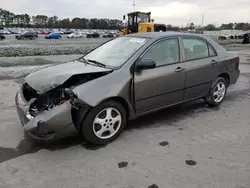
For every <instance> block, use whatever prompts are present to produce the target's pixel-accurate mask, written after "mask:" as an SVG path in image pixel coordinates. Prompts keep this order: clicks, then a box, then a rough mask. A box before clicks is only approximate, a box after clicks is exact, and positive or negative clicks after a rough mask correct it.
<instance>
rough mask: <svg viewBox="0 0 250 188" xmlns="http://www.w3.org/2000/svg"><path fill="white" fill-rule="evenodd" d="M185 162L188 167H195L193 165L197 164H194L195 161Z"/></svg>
mask: <svg viewBox="0 0 250 188" xmlns="http://www.w3.org/2000/svg"><path fill="white" fill-rule="evenodd" d="M185 162H186V164H187V165H189V166H195V165H196V164H197V162H196V161H193V160H186V161H185Z"/></svg>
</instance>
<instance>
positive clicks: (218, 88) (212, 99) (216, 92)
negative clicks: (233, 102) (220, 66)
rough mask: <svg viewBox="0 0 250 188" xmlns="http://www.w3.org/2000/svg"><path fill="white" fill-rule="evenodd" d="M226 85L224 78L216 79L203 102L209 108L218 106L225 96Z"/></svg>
mask: <svg viewBox="0 0 250 188" xmlns="http://www.w3.org/2000/svg"><path fill="white" fill-rule="evenodd" d="M227 85H228V84H227V82H226V80H225V78H222V77H218V78H217V79H216V80H215V82H214V83H213V84H212V87H211V89H210V91H209V94H208V96H207V97H206V99H205V101H206V102H207V103H208V104H209V105H211V106H219V105H220V104H221V103H222V101H223V100H224V98H225V96H226V94H227Z"/></svg>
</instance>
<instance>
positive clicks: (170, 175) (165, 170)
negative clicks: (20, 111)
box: [0, 51, 250, 188]
mask: <svg viewBox="0 0 250 188" xmlns="http://www.w3.org/2000/svg"><path fill="white" fill-rule="evenodd" d="M241 54H242V56H241V57H242V58H241V59H242V62H241V65H240V69H241V75H240V78H239V80H238V83H237V84H235V85H233V86H231V87H230V88H229V91H228V95H227V97H226V99H225V101H224V102H223V104H222V105H221V106H220V107H218V108H209V107H208V106H206V105H205V104H204V103H203V101H202V100H200V101H195V102H191V103H187V104H185V105H181V106H176V107H172V108H170V109H167V110H164V111H161V112H158V113H155V114H152V115H149V116H147V117H142V118H140V119H138V120H136V121H132V122H129V126H128V128H127V129H126V130H125V131H124V133H123V134H122V135H121V136H120V137H119V138H118V139H117V140H116V141H115V142H113V143H111V144H109V145H107V146H105V147H96V146H93V145H91V144H89V143H86V141H85V140H83V139H82V138H81V137H79V136H77V135H76V133H75V131H74V128H73V127H68V129H67V130H65V131H63V132H62V133H61V138H60V139H59V140H58V141H54V142H49V143H46V144H41V143H35V142H33V141H32V140H31V139H29V138H28V137H26V136H25V135H24V134H23V130H22V128H21V126H20V123H19V121H18V117H17V114H16V111H15V107H14V95H15V92H16V91H17V89H18V88H19V87H20V84H21V83H22V82H23V76H25V75H26V74H28V73H29V72H31V71H34V70H36V69H39V68H41V67H43V66H47V65H49V64H51V63H54V62H58V61H66V60H70V59H73V58H75V56H50V57H45V58H44V57H29V58H26V57H25V58H0V66H1V67H0V88H1V92H0V122H1V126H0V139H1V142H0V187H1V188H10V187H11V188H44V187H46V188H51V187H53V188H57V187H60V188H76V187H79V188H147V187H150V186H151V185H153V184H155V186H152V187H159V188H168V187H173V188H175V187H177V188H179V187H180V188H183V187H185V188H201V187H202V188H203V187H204V188H211V187H215V188H248V187H250V180H249V174H250V157H249V156H250V139H249V138H250V119H249V109H250V64H249V57H250V56H249V52H248V51H242V52H241ZM152 187H151V188H152Z"/></svg>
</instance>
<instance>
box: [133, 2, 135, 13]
mask: <svg viewBox="0 0 250 188" xmlns="http://www.w3.org/2000/svg"><path fill="white" fill-rule="evenodd" d="M133 9H134V11H135V0H134V1H133Z"/></svg>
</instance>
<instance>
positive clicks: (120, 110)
mask: <svg viewBox="0 0 250 188" xmlns="http://www.w3.org/2000/svg"><path fill="white" fill-rule="evenodd" d="M126 124H127V115H126V111H125V109H124V107H123V106H122V105H121V104H120V103H118V102H116V101H113V100H109V101H105V102H103V103H101V104H100V105H98V106H96V107H94V108H92V109H91V110H90V111H89V112H88V113H87V115H86V116H85V117H84V120H83V122H82V125H81V133H82V135H83V136H84V137H85V138H86V139H87V140H88V141H89V142H92V143H94V144H98V145H105V144H108V143H109V142H111V141H113V140H114V139H116V138H117V137H118V136H119V134H120V133H121V132H122V130H123V129H124V128H125V126H126Z"/></svg>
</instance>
